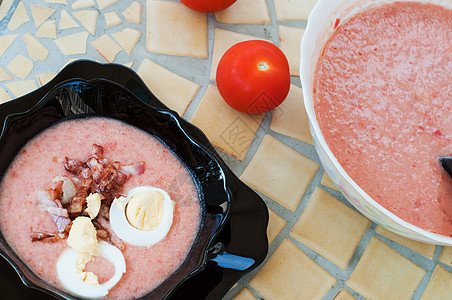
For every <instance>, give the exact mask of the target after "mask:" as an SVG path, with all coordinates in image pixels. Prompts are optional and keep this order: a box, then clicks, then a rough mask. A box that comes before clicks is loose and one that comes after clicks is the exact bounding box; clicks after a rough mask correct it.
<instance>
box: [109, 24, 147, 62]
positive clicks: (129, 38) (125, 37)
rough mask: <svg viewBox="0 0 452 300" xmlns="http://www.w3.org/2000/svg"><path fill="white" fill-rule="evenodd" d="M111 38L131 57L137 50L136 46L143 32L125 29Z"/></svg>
mask: <svg viewBox="0 0 452 300" xmlns="http://www.w3.org/2000/svg"><path fill="white" fill-rule="evenodd" d="M111 36H112V37H113V38H114V39H115V40H116V41H117V42H118V44H119V45H120V46H121V47H122V48H123V49H124V51H126V53H127V54H128V55H129V56H130V55H131V54H132V51H133V48H135V45H136V44H137V42H138V40H139V39H140V36H141V32H139V31H138V30H135V29H132V28H125V29H124V30H122V31H118V32H115V33H113V34H112V35H111Z"/></svg>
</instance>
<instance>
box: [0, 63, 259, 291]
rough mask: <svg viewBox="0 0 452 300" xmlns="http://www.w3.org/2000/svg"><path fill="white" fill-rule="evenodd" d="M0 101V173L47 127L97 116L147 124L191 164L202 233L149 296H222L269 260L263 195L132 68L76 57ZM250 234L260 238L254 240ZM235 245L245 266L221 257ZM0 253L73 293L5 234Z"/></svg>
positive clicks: (34, 282) (25, 274) (41, 286)
mask: <svg viewBox="0 0 452 300" xmlns="http://www.w3.org/2000/svg"><path fill="white" fill-rule="evenodd" d="M82 71H83V73H81V72H82ZM119 82H124V83H125V85H121V84H120V83H119ZM43 94H44V95H45V96H43V97H42V96H41V95H43ZM0 107H1V108H2V110H1V111H0V122H2V123H3V126H2V131H1V134H0V153H1V155H0V178H1V177H3V174H4V172H5V171H6V170H7V167H8V166H9V164H10V163H11V160H12V159H13V158H14V156H15V155H16V153H17V151H18V150H19V149H20V148H21V147H22V146H23V145H24V144H25V143H26V142H27V141H28V140H29V139H30V138H32V137H34V136H35V135H36V134H38V133H39V132H41V130H44V129H46V128H48V127H49V126H50V125H52V124H54V123H56V122H59V121H61V120H64V119H66V118H72V117H79V116H81V117H83V116H90V115H93V114H94V115H98V116H104V117H111V118H114V119H118V120H121V121H123V122H126V123H129V124H131V125H132V126H136V127H139V128H141V129H142V130H144V131H146V132H148V133H149V134H151V135H153V136H155V137H157V138H158V139H159V140H160V141H161V142H162V143H163V144H164V145H166V147H168V148H169V149H170V150H171V151H172V152H173V153H174V154H175V155H176V156H178V158H179V159H180V160H181V161H182V162H183V163H184V164H185V167H186V168H187V169H188V170H189V172H190V173H191V175H192V177H193V179H194V181H195V184H196V186H197V188H198V193H199V195H200V201H201V211H202V216H201V218H202V220H201V225H200V228H199V232H198V234H197V237H196V240H195V242H194V243H193V245H192V247H191V249H190V252H189V254H188V255H187V258H186V259H185V261H184V262H183V264H182V265H181V266H180V267H179V269H177V270H176V271H175V272H174V273H173V274H172V275H170V277H169V278H168V279H167V280H166V281H164V282H163V283H162V284H161V285H160V286H158V287H157V288H156V289H154V290H152V291H149V293H148V294H147V295H145V297H152V298H158V299H161V298H168V297H171V296H173V295H175V294H176V295H175V297H178V296H179V297H180V296H181V295H184V296H187V295H188V297H190V296H192V297H198V298H201V297H202V298H206V299H216V298H219V297H222V296H223V295H224V294H225V293H226V292H227V291H228V290H229V289H230V288H231V287H232V286H233V284H234V283H235V282H236V281H237V280H238V279H239V278H240V277H242V276H243V275H245V274H246V273H248V272H250V271H251V270H252V269H254V268H256V267H257V266H258V265H259V264H260V263H262V262H263V261H264V259H265V257H266V254H267V251H268V241H267V236H266V228H267V224H268V210H267V207H266V205H265V203H264V202H263V200H262V199H261V198H260V197H259V196H258V195H257V194H256V193H255V192H253V191H252V190H251V189H250V188H248V187H247V186H246V185H245V184H244V183H242V182H241V181H240V180H239V179H238V178H237V177H236V176H235V175H234V174H233V173H232V171H231V170H230V169H229V168H228V167H227V166H226V164H225V163H224V162H223V161H222V159H221V158H220V157H219V155H218V154H217V153H216V152H215V150H214V148H213V146H212V145H211V144H210V142H209V141H208V139H207V137H206V136H205V135H204V134H203V133H202V132H201V131H200V130H199V129H198V128H196V127H195V126H193V125H191V124H190V123H188V122H187V121H185V120H184V119H182V118H181V117H180V116H179V115H178V114H177V113H175V112H174V111H171V110H169V109H168V108H167V107H166V106H165V105H163V104H162V103H161V102H160V101H159V100H158V99H157V98H156V97H155V96H154V95H153V94H152V92H150V91H149V90H148V89H147V88H146V87H145V86H144V84H143V82H142V81H141V80H140V78H139V77H138V76H137V75H136V73H134V72H133V71H132V70H130V69H128V68H125V67H122V66H119V65H101V64H97V63H94V62H90V61H77V62H74V63H72V64H70V65H68V66H67V67H66V68H64V69H63V70H62V71H61V72H60V73H59V74H58V75H57V77H55V79H53V80H52V81H51V82H50V83H49V84H47V85H45V86H43V87H41V88H40V89H38V90H36V91H34V92H32V93H30V94H28V95H25V96H23V97H21V98H19V99H18V100H14V101H11V102H7V103H5V104H2V105H0ZM3 121H4V122H3ZM11 137H13V138H11ZM244 216H246V219H245V220H244V219H243V217H244ZM238 226H239V227H240V228H241V229H242V230H240V232H239V231H237V230H234V233H233V234H232V233H231V232H230V230H231V227H233V228H237V227H238ZM223 231H224V232H223ZM249 235H253V236H254V237H255V239H253V243H251V241H250V240H249ZM229 246H231V247H233V249H234V256H235V257H237V258H241V255H243V256H246V257H247V258H249V260H248V261H247V263H246V264H244V265H242V266H241V267H242V268H241V269H240V268H236V267H234V265H228V263H227V261H226V262H224V261H222V255H223V254H225V255H229V254H228V253H227V252H226V251H227V250H228V249H229ZM0 255H1V256H3V257H4V258H5V259H6V260H7V261H8V262H9V263H10V264H11V265H12V266H13V268H14V269H15V270H16V272H17V273H18V274H19V276H20V278H21V280H22V282H23V283H24V284H25V285H27V286H28V287H32V288H35V289H37V290H40V291H43V292H46V293H48V294H50V295H53V296H55V297H58V298H62V299H73V296H71V295H69V294H67V293H66V292H64V291H62V290H60V289H58V288H56V287H54V286H52V285H51V284H49V283H47V282H45V281H43V280H42V279H40V278H39V276H37V275H36V274H34V273H33V272H32V271H31V270H30V269H29V268H28V267H27V266H26V265H25V264H24V263H23V262H22V261H21V259H20V258H19V257H18V256H17V255H16V254H15V253H14V252H13V251H12V249H11V248H10V247H9V245H8V244H7V243H6V241H5V240H4V237H3V236H2V234H1V232H0ZM230 256H231V255H229V256H228V259H229V260H230ZM224 268H227V269H228V272H227V274H228V276H224V275H223V272H224ZM0 278H1V277H0ZM74 299H75V298H74Z"/></svg>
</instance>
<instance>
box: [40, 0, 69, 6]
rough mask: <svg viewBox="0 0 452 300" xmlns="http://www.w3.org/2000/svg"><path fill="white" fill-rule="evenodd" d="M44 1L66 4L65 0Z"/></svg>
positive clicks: (46, 0)
mask: <svg viewBox="0 0 452 300" xmlns="http://www.w3.org/2000/svg"><path fill="white" fill-rule="evenodd" d="M44 2H46V3H55V4H64V5H66V4H67V0H44Z"/></svg>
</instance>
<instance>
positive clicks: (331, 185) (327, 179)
mask: <svg viewBox="0 0 452 300" xmlns="http://www.w3.org/2000/svg"><path fill="white" fill-rule="evenodd" d="M320 183H321V184H323V185H324V186H326V187H329V188H331V189H334V190H336V191H339V189H338V188H337V186H336V185H335V184H334V182H333V181H332V180H331V178H330V176H328V173H327V172H326V171H325V173H324V174H323V176H322V180H321V181H320Z"/></svg>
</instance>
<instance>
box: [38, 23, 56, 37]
mask: <svg viewBox="0 0 452 300" xmlns="http://www.w3.org/2000/svg"><path fill="white" fill-rule="evenodd" d="M36 36H39V37H44V38H52V39H55V38H56V37H57V25H56V21H55V20H50V21H47V22H45V23H44V24H42V25H41V27H39V29H38V31H36Z"/></svg>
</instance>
